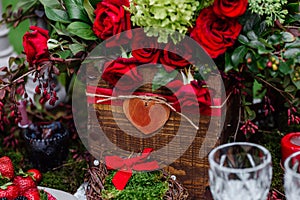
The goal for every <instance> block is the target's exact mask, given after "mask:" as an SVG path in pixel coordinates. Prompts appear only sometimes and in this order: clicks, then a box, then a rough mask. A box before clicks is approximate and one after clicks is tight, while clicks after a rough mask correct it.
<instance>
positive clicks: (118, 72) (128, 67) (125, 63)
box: [102, 58, 143, 90]
mask: <svg viewBox="0 0 300 200" xmlns="http://www.w3.org/2000/svg"><path fill="white" fill-rule="evenodd" d="M136 67H137V60H136V59H135V58H118V59H116V60H114V61H112V62H108V63H106V64H105V68H104V71H103V74H102V79H103V80H105V81H107V82H108V83H109V84H111V85H113V86H115V87H116V88H118V89H120V90H129V89H131V88H134V87H136V86H139V85H140V83H141V81H142V80H143V78H142V76H141V75H139V74H138V71H137V68H136Z"/></svg>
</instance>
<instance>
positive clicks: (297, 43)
mask: <svg viewBox="0 0 300 200" xmlns="http://www.w3.org/2000/svg"><path fill="white" fill-rule="evenodd" d="M284 47H285V48H287V49H288V48H300V40H299V39H298V40H295V41H293V42H291V43H286V44H285V46H284Z"/></svg>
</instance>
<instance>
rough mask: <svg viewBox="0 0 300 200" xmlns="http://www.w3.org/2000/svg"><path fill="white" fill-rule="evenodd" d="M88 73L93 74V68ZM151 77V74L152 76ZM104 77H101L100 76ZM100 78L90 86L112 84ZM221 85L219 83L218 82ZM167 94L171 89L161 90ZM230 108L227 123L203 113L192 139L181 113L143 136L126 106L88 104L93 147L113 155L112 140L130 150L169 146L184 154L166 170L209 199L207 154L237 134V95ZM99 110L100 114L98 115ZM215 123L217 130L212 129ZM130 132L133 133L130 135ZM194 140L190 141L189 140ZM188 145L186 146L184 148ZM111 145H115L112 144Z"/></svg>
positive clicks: (94, 151) (192, 196)
mask: <svg viewBox="0 0 300 200" xmlns="http://www.w3.org/2000/svg"><path fill="white" fill-rule="evenodd" d="M88 70H91V71H89V72H88V73H92V74H93V72H92V70H94V69H93V68H91V69H88ZM149 78H150V79H151V77H149ZM99 79H100V78H99ZM99 79H89V78H87V85H88V86H98V87H102V88H103V87H108V85H106V83H105V82H103V81H102V80H100V81H99ZM216 84H217V82H216ZM140 90H142V91H149V87H148V86H145V87H142V88H141V89H140ZM159 92H160V93H165V94H166V95H167V94H168V93H169V91H164V90H162V91H159ZM226 104H227V109H226V110H222V112H223V117H225V112H226V113H227V115H226V119H225V123H224V126H223V123H221V122H220V117H218V116H212V117H211V116H201V117H200V120H199V123H198V126H199V130H198V131H197V132H196V136H195V137H193V138H190V137H192V136H190V134H189V133H190V132H191V131H194V130H193V129H194V128H193V127H192V126H191V124H190V123H189V122H188V121H187V120H186V119H184V118H182V117H181V116H180V115H179V114H178V113H176V112H173V111H171V113H170V117H169V119H168V121H167V122H166V124H165V125H164V126H163V127H162V128H161V129H160V130H159V131H158V132H157V133H155V134H152V135H151V136H150V137H146V138H143V137H139V135H140V134H141V133H140V132H139V131H138V130H137V129H136V128H135V127H134V126H133V125H132V124H131V123H130V122H129V121H128V119H127V118H126V116H125V114H124V112H123V108H122V106H120V105H107V104H88V113H89V115H88V134H87V139H88V141H89V147H90V148H89V150H90V152H91V153H92V154H93V155H98V154H99V152H101V154H103V155H102V156H104V155H109V151H107V150H108V149H109V148H108V146H107V144H108V143H109V142H111V143H113V144H115V145H116V148H121V149H124V150H125V151H129V152H141V151H142V150H143V149H144V148H147V147H152V148H153V149H154V150H161V149H163V147H165V146H166V145H167V146H168V148H167V149H166V152H174V154H176V153H179V154H181V156H180V157H179V158H178V159H176V160H175V161H174V162H173V163H172V164H170V165H168V166H166V167H165V168H164V169H165V170H167V171H168V172H169V173H170V174H172V175H175V176H176V177H177V180H178V181H179V182H180V183H182V184H183V185H184V187H186V188H187V189H188V192H189V198H190V199H205V196H204V194H205V191H206V187H207V186H208V169H209V163H208V158H207V155H208V153H209V151H210V150H211V149H212V148H214V147H215V146H217V145H219V144H221V143H224V142H226V141H227V140H228V137H229V136H230V135H231V134H232V133H234V130H235V128H236V122H237V121H238V120H237V117H238V116H237V113H238V104H237V98H235V97H234V96H233V95H231V97H230V98H229V99H228V101H227V102H226ZM95 113H96V114H95ZM209 125H211V126H212V127H214V128H213V130H210V131H209V132H208V127H209ZM120 127H121V128H120ZM179 127H180V133H183V134H181V135H182V136H180V138H179V140H178V142H177V143H174V144H172V145H170V144H169V143H170V142H171V141H172V139H173V138H174V137H177V132H178V130H179ZM100 128H101V129H102V131H103V132H104V133H105V136H106V137H100V138H99V131H100V130H99V129H100ZM128 133H130V134H128ZM191 140H192V143H191V144H190V142H189V141H191ZM186 145H188V146H189V147H188V148H187V150H186V149H184V148H182V147H184V146H186ZM110 148H111V147H110ZM154 158H155V159H156V160H158V161H159V162H162V163H163V162H164V161H165V155H163V153H162V156H161V155H158V154H155V155H154Z"/></svg>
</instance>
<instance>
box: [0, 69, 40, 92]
mask: <svg viewBox="0 0 300 200" xmlns="http://www.w3.org/2000/svg"><path fill="white" fill-rule="evenodd" d="M35 71H36V69H32V70H30V71H28V72H26V73H25V74H23V75H22V76H20V77H18V78H17V79H15V80H13V81H12V82H11V83H8V84H5V85H2V86H1V87H0V90H2V89H4V88H6V87H8V86H10V85H12V84H14V83H15V82H17V81H19V80H20V79H23V78H24V77H25V76H28V75H29V74H31V73H33V72H35Z"/></svg>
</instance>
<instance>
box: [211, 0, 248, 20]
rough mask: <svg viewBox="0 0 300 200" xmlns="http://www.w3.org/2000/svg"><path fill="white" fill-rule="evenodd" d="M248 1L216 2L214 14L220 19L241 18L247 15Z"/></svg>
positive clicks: (223, 0) (225, 0) (224, 0)
mask: <svg viewBox="0 0 300 200" xmlns="http://www.w3.org/2000/svg"><path fill="white" fill-rule="evenodd" d="M247 6H248V0H215V1H214V4H213V10H214V12H215V13H216V14H217V15H219V16H220V17H230V18H234V17H239V16H241V15H242V14H244V13H245V11H246V9H247Z"/></svg>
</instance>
